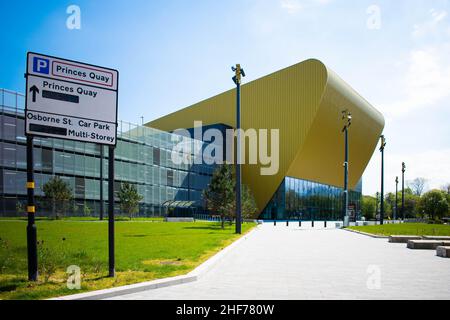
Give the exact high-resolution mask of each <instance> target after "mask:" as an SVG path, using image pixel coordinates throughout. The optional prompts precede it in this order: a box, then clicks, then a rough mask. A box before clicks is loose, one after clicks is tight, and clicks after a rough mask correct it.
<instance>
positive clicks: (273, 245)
mask: <svg viewBox="0 0 450 320" xmlns="http://www.w3.org/2000/svg"><path fill="white" fill-rule="evenodd" d="M448 270H450V259H441V258H439V257H436V252H435V251H429V250H407V249H406V248H405V245H404V244H397V243H388V242H387V241H386V239H376V238H371V237H367V236H364V235H360V234H356V233H351V232H346V231H343V230H338V229H324V228H321V229H312V228H311V227H310V226H309V227H308V228H304V229H300V228H298V224H297V225H292V224H291V225H290V226H289V227H286V226H281V225H279V224H278V225H277V227H274V226H273V224H264V225H263V226H261V227H260V228H259V229H258V230H257V231H256V232H255V233H253V235H252V237H250V238H249V239H247V240H246V241H242V242H241V243H240V244H239V245H237V246H235V247H234V248H233V250H231V251H229V252H228V254H227V256H226V258H224V259H221V260H220V261H218V262H216V263H215V265H214V266H213V267H212V268H211V269H210V270H209V271H208V272H207V273H205V274H204V275H203V276H202V277H201V278H200V279H199V280H197V281H195V282H192V283H188V284H181V285H178V286H172V287H167V288H161V289H155V290H147V291H142V292H138V293H135V294H129V295H121V296H116V297H113V298H111V299H156V300H158V299H175V300H194V299H213V300H226V299H238V300H243V299H262V300H267V299H289V300H290V299H293V300H294V299H304V300H308V299H332V300H340V299H429V300H433V299H450V272H448Z"/></svg>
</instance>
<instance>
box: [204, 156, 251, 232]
mask: <svg viewBox="0 0 450 320" xmlns="http://www.w3.org/2000/svg"><path fill="white" fill-rule="evenodd" d="M233 168H234V167H233V166H232V165H230V164H223V165H221V166H220V167H219V168H217V170H216V171H215V172H214V174H213V176H212V178H211V182H210V184H209V185H208V188H207V189H206V190H204V192H203V198H204V199H205V201H206V206H207V207H208V210H210V211H211V212H213V213H218V214H219V215H220V218H221V221H222V228H224V227H225V219H226V218H229V219H230V223H231V221H232V219H233V218H235V217H236V189H235V187H236V180H235V178H234V175H233V172H234V170H233ZM241 197H242V198H241V206H242V208H241V211H242V217H243V218H251V217H253V216H254V215H255V213H257V211H258V208H257V206H256V202H255V199H254V197H253V195H252V193H251V191H250V188H249V187H248V186H246V185H242V194H241Z"/></svg>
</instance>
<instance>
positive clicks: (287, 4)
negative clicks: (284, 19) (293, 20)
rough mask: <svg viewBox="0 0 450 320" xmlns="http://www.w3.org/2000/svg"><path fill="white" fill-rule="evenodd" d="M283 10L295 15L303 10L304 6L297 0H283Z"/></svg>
mask: <svg viewBox="0 0 450 320" xmlns="http://www.w3.org/2000/svg"><path fill="white" fill-rule="evenodd" d="M281 8H283V9H285V10H287V12H288V13H289V14H295V13H297V12H298V11H300V10H301V9H303V6H302V5H301V4H300V2H299V1H297V0H281Z"/></svg>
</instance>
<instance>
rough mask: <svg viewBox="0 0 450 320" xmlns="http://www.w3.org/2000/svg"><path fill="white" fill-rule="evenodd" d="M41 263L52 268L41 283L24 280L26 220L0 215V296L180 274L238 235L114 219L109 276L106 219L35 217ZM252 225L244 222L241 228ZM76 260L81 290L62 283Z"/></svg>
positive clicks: (230, 230) (198, 225)
mask: <svg viewBox="0 0 450 320" xmlns="http://www.w3.org/2000/svg"><path fill="white" fill-rule="evenodd" d="M36 225H37V229H38V241H39V242H40V244H39V255H40V256H41V259H40V261H41V263H43V264H44V265H43V267H47V268H50V269H51V268H52V267H53V266H54V267H55V268H56V271H55V273H54V274H52V275H51V277H50V278H49V280H48V281H47V282H45V281H44V279H43V278H44V277H43V276H41V277H40V281H39V282H38V283H31V284H30V283H29V282H27V281H26V278H27V277H26V275H27V260H26V222H25V221H21V220H16V221H4V220H3V221H2V220H0V299H41V298H47V297H52V296H58V295H64V294H73V293H79V292H82V291H87V290H95V289H102V288H107V287H112V286H118V285H125V284H130V283H136V282H140V281H145V280H152V279H158V278H165V277H169V276H175V275H179V274H185V273H187V272H189V271H190V270H192V269H194V268H195V267H196V266H198V265H199V264H200V263H202V262H203V261H205V260H206V259H207V258H209V257H210V256H212V255H213V254H214V253H216V252H218V251H219V250H220V249H221V248H223V247H225V246H226V245H228V244H230V243H231V242H232V241H234V240H235V239H237V238H238V235H236V234H234V225H233V226H229V225H227V226H226V229H225V230H222V229H221V228H220V225H219V224H217V223H207V222H195V223H164V222H156V223H151V222H145V221H136V222H133V221H132V222H126V221H123V222H116V270H117V277H116V278H115V279H112V278H107V277H105V276H106V275H107V269H108V259H107V257H108V247H107V244H108V243H107V239H108V237H107V226H108V224H107V223H106V222H89V221H87V222H86V221H71V220H62V221H50V220H39V221H37V222H36ZM254 226H255V225H254V224H250V223H247V224H244V225H243V231H244V232H247V231H249V230H250V229H251V228H252V227H254ZM70 265H77V266H79V267H80V268H81V272H82V290H81V291H72V290H68V289H67V288H66V281H67V275H66V273H65V270H66V268H67V267H68V266H70Z"/></svg>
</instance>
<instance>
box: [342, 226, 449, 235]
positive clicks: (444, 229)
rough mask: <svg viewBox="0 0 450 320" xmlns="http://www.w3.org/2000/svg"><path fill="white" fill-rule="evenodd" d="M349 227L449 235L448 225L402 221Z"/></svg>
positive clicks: (381, 232)
mask: <svg viewBox="0 0 450 320" xmlns="http://www.w3.org/2000/svg"><path fill="white" fill-rule="evenodd" d="M349 229H353V230H357V231H362V232H367V233H371V234H376V235H383V236H390V235H419V236H450V225H443V224H425V223H402V224H385V225H382V226H380V225H377V226H360V227H349Z"/></svg>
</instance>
